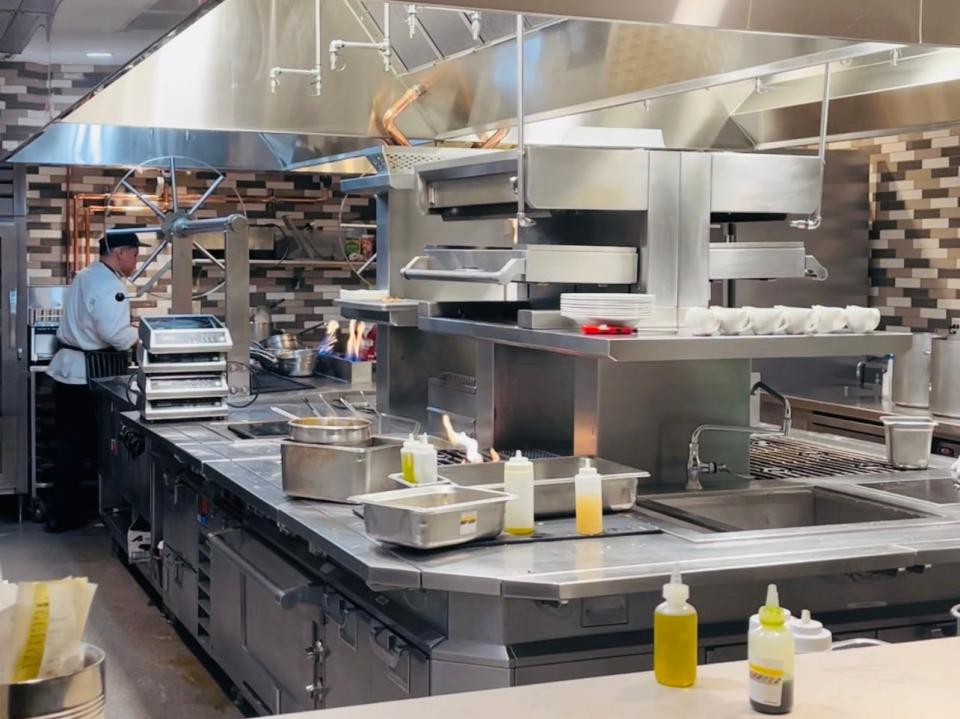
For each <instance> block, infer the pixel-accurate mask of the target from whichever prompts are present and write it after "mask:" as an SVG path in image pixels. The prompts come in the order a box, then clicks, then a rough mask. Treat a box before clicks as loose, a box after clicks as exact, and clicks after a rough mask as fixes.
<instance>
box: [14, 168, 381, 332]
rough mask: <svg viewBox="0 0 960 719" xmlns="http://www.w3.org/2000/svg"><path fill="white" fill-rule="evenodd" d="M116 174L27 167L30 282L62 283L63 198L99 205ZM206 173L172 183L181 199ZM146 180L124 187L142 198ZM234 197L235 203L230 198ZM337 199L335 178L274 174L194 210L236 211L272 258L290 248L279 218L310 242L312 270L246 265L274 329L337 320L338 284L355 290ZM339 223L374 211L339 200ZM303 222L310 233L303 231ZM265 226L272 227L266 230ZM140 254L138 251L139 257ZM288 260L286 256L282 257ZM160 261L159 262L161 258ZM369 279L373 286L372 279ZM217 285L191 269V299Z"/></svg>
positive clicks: (142, 216)
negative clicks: (315, 255) (270, 238)
mask: <svg viewBox="0 0 960 719" xmlns="http://www.w3.org/2000/svg"><path fill="white" fill-rule="evenodd" d="M123 175H124V172H122V171H119V170H105V169H103V168H76V167H75V168H70V169H69V170H68V169H67V168H64V167H33V168H30V169H29V171H28V178H27V182H28V189H27V203H28V210H29V219H28V228H29V238H30V239H29V244H28V253H27V273H28V282H29V283H30V284H63V283H65V282H67V281H68V278H67V251H68V250H67V242H66V237H67V224H66V223H67V217H66V213H67V209H66V208H67V205H68V203H67V193H68V187H69V192H70V193H73V194H74V195H75V196H76V195H78V194H81V195H83V196H84V198H85V199H84V200H83V205H84V206H85V207H94V206H99V205H101V204H102V203H103V196H104V195H105V194H108V193H110V192H111V191H112V190H113V189H114V187H115V186H116V184H117V182H118V181H119V179H120V178H121V177H122V176H123ZM210 177H211V175H210V174H209V173H206V174H205V173H197V174H193V175H191V176H189V177H182V178H180V186H181V193H182V192H187V193H192V194H193V195H199V194H200V193H201V192H202V191H203V189H205V188H206V187H207V186H208V183H209V182H210ZM150 182H155V179H151V180H149V181H148V178H133V179H132V183H133V184H134V185H135V186H137V185H139V187H138V189H141V190H142V191H144V192H154V193H155V192H156V186H155V185H154V186H153V187H148V184H149V183H150ZM238 198H239V199H238ZM342 201H343V198H342V196H341V194H340V192H339V181H338V179H337V178H331V177H320V176H314V175H301V174H281V173H239V172H233V173H227V179H226V180H225V181H224V182H223V184H221V186H220V188H219V190H218V191H217V193H216V194H215V195H214V196H213V199H212V200H211V202H210V203H209V204H208V205H207V206H205V208H204V209H202V210H200V211H199V212H198V217H212V216H217V215H225V214H229V213H231V212H235V211H239V210H241V209H242V211H244V212H245V213H246V215H247V217H248V219H249V221H250V224H251V226H253V227H257V226H261V227H263V228H265V229H267V231H269V232H270V234H272V235H274V236H275V237H276V238H277V243H278V244H277V246H278V250H277V252H278V253H279V255H278V257H280V258H282V257H283V256H284V253H285V250H284V249H282V248H283V247H293V244H292V243H290V241H289V240H288V239H285V237H284V236H285V235H286V236H288V235H289V231H288V230H286V228H283V226H282V220H283V218H284V217H286V218H288V219H289V220H291V221H292V222H293V224H294V225H295V226H296V227H297V228H299V229H300V230H301V232H303V233H304V234H305V235H306V236H307V237H308V239H309V240H311V241H312V244H313V246H315V247H316V248H317V249H318V251H319V254H320V256H321V257H329V258H330V260H331V261H329V262H318V263H317V266H305V265H306V264H307V263H302V264H300V265H299V266H284V265H283V264H282V263H279V262H276V261H270V262H268V263H266V264H256V263H255V264H254V265H252V266H251V271H250V304H251V306H256V305H259V304H274V303H278V302H281V301H282V304H280V305H279V306H278V307H277V309H276V310H275V312H274V319H275V322H276V323H277V326H278V327H279V328H281V329H287V330H297V329H302V328H304V327H307V326H310V325H312V324H314V323H316V322H317V321H321V320H324V319H328V318H330V317H335V316H337V311H336V308H334V307H333V304H332V301H333V299H334V298H335V297H337V296H338V294H339V291H340V288H341V287H343V286H357V285H359V284H360V281H359V280H358V279H357V278H356V276H355V275H354V274H353V273H352V272H351V271H350V270H349V268H347V267H346V266H344V265H343V263H342V262H340V261H338V260H342V258H343V255H342V252H341V251H340V249H339V248H340V243H339V239H338V235H337V232H336V227H337V223H338V216H339V214H340V206H341V202H342ZM343 205H344V208H343V220H344V222H372V221H373V219H374V210H373V206H372V205H371V203H370V201H369V200H368V199H367V198H364V197H350V198H347V199H346V201H345V202H343ZM151 217H152V216H151V215H149V213H138V214H135V215H129V216H117V215H112V216H111V218H110V221H109V224H110V225H111V226H114V225H122V224H128V225H131V226H136V225H144V224H149V223H150V222H151ZM91 218H92V221H91V229H92V233H91V234H92V235H94V236H96V235H99V233H100V232H102V228H103V223H102V213H99V212H91ZM308 224H309V226H310V229H309V230H306V229H305V228H306V226H307V225H308ZM270 228H272V229H270ZM145 252H146V251H145ZM287 254H290V252H287ZM161 261H162V260H161ZM370 280H371V281H372V280H373V277H372V275H371V276H370ZM219 281H220V271H219V270H218V269H216V268H212V267H209V266H208V267H205V268H203V269H202V270H200V271H198V276H197V277H196V278H195V284H196V288H197V291H198V293H199V292H202V291H205V290H208V289H211V288H212V287H213V286H215V285H216V284H217V283H218V282H219ZM165 290H166V286H165V285H164V284H163V283H161V284H160V285H158V287H157V290H156V296H151V297H148V298H147V299H145V300H144V301H139V302H137V303H135V308H136V309H137V311H139V312H141V313H149V312H158V311H159V312H165V311H167V310H168V309H169V306H170V305H169V299H168V293H166V292H165ZM222 303H223V294H222V293H214V294H212V295H211V296H210V297H209V298H208V299H207V300H204V301H201V302H200V303H199V304H198V306H197V310H198V311H208V312H216V313H221V312H222Z"/></svg>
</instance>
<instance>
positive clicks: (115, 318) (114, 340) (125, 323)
mask: <svg viewBox="0 0 960 719" xmlns="http://www.w3.org/2000/svg"><path fill="white" fill-rule="evenodd" d="M97 304H98V306H97V307H96V309H95V310H94V312H93V317H94V321H95V322H96V326H97V335H99V337H100V339H101V340H102V341H103V342H104V343H105V344H108V345H110V346H111V347H113V348H114V349H115V350H117V351H121V352H122V351H123V350H128V349H130V348H131V347H133V346H134V345H135V344H136V343H137V338H138V334H137V330H136V329H135V328H134V327H133V326H131V324H130V309H129V305H128V304H127V303H126V302H117V301H115V300H114V299H113V298H110V300H109V301H105V302H98V303H97Z"/></svg>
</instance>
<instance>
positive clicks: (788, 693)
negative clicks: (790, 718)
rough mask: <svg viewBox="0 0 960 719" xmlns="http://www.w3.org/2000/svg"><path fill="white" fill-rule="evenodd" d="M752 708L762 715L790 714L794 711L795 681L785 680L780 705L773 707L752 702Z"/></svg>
mask: <svg viewBox="0 0 960 719" xmlns="http://www.w3.org/2000/svg"><path fill="white" fill-rule="evenodd" d="M750 708H751V709H753V710H754V711H755V712H759V713H760V714H789V713H790V712H791V711H793V679H784V680H783V689H782V690H781V694H780V704H779V705H777V706H772V705H770V704H761V703H760V702H757V701H754V700H753V699H751V700H750Z"/></svg>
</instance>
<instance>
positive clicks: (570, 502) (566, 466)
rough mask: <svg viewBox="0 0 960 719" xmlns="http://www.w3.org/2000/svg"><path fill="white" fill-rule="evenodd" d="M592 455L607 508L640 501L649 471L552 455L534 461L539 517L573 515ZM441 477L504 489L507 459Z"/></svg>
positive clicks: (445, 471) (452, 469) (445, 470)
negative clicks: (581, 474) (577, 483)
mask: <svg viewBox="0 0 960 719" xmlns="http://www.w3.org/2000/svg"><path fill="white" fill-rule="evenodd" d="M587 459H590V460H591V462H592V463H593V465H594V466H595V467H596V468H597V472H598V473H599V474H600V482H601V484H600V486H601V487H602V488H603V510H604V512H626V511H628V510H630V509H631V508H632V507H633V505H635V504H636V503H637V483H638V481H639V480H640V479H647V478H649V477H650V473H649V472H645V471H643V470H640V469H634V468H633V467H627V466H626V465H623V464H618V463H616V462H610V461H609V460H606V459H593V458H586V457H551V458H548V459H535V460H532V461H533V476H534V483H533V491H534V495H533V506H534V515H535V516H536V517H537V518H541V519H542V518H546V517H569V516H573V514H574V508H575V500H576V497H575V492H574V478H575V477H576V474H577V472H578V471H579V470H580V468H581V467H582V466H583V464H584V463H585V461H586V460H587ZM440 477H441V478H442V479H445V480H447V481H448V482H451V483H452V484H456V485H459V486H461V487H474V488H478V489H490V490H494V491H503V463H502V462H488V463H485V464H458V465H452V466H449V467H442V468H441V469H440Z"/></svg>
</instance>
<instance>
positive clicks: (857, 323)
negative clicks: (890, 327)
mask: <svg viewBox="0 0 960 719" xmlns="http://www.w3.org/2000/svg"><path fill="white" fill-rule="evenodd" d="M844 315H845V316H846V318H847V327H849V328H850V330H851V331H852V332H873V331H874V330H875V329H877V327H879V326H880V310H878V309H877V308H876V307H860V306H858V305H847V309H846V310H844Z"/></svg>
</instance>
